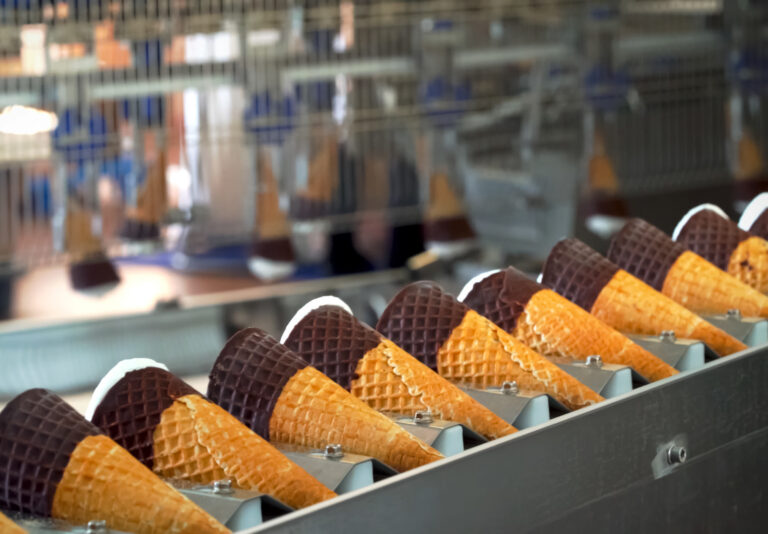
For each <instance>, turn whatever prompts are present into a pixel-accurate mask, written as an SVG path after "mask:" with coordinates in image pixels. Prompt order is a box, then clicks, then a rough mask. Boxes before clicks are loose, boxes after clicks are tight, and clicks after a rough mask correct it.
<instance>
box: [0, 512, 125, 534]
mask: <svg viewBox="0 0 768 534" xmlns="http://www.w3.org/2000/svg"><path fill="white" fill-rule="evenodd" d="M6 515H8V517H10V519H12V520H13V521H14V523H16V524H17V525H19V526H20V527H21V528H23V529H24V530H25V531H27V532H28V533H29V534H53V533H56V532H67V533H69V534H95V533H98V534H124V533H123V531H121V530H112V529H109V528H107V525H106V523H105V522H104V521H103V520H100V519H94V520H93V521H88V524H86V525H70V524H69V523H67V522H66V521H62V520H60V519H53V518H50V517H25V516H24V515H19V514H6Z"/></svg>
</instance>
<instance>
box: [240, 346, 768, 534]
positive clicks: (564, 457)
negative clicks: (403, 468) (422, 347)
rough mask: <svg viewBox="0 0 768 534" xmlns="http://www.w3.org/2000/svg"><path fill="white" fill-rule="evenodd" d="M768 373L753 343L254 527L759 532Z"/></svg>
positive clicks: (767, 444) (762, 352)
mask: <svg viewBox="0 0 768 534" xmlns="http://www.w3.org/2000/svg"><path fill="white" fill-rule="evenodd" d="M766 381H768V348H766V347H763V348H756V349H749V350H746V351H744V352H742V353H740V354H737V355H734V356H731V357H728V358H721V359H718V360H716V361H713V362H710V363H708V364H707V365H706V366H705V367H704V368H701V369H698V370H696V371H692V372H690V373H681V374H679V375H676V376H673V377H670V378H668V379H666V380H662V381H659V382H655V383H653V384H650V385H648V386H647V387H644V388H642V389H639V390H636V391H633V392H632V393H631V394H628V395H625V396H623V397H621V398H617V399H611V400H607V401H605V402H602V403H599V404H597V405H595V406H591V407H589V408H585V409H582V410H578V411H576V412H573V413H571V414H568V415H565V416H563V417H560V418H558V419H555V420H553V421H551V422H549V423H546V424H543V425H541V426H540V427H538V428H536V429H531V430H529V431H525V432H518V433H516V434H514V435H512V436H507V437H505V438H501V439H498V440H494V441H492V442H490V443H487V444H485V445H482V446H480V447H476V448H474V449H472V450H469V451H465V452H464V453H462V454H460V455H457V456H455V457H453V458H448V459H445V460H443V461H440V462H435V463H434V464H431V465H428V466H424V467H422V468H419V469H416V470H414V471H411V472H408V473H403V474H401V475H398V476H397V477H393V478H391V479H390V480H388V481H386V482H384V483H382V484H376V485H374V486H373V487H371V488H368V489H365V490H361V491H359V492H356V493H355V494H354V495H349V496H347V497H346V498H341V499H334V500H332V501H328V502H327V503H322V504H320V505H318V506H314V507H312V508H311V509H307V510H299V511H297V512H294V513H293V514H291V515H290V516H287V517H284V518H281V519H277V520H276V521H274V522H272V523H270V524H268V525H265V526H264V527H262V528H259V529H256V530H254V531H252V532H253V533H254V534H255V533H256V532H259V533H266V532H269V533H282V532H291V533H292V534H301V533H304V532H324V531H333V532H336V533H338V534H346V533H348V532H349V533H353V532H355V533H357V532H367V533H373V532H436V531H450V532H477V531H484V532H505V531H508V530H509V518H510V517H514V518H515V530H516V531H520V532H529V531H538V532H584V531H595V532H607V531H611V530H615V527H616V525H618V524H621V525H630V527H628V528H629V529H630V530H632V531H637V532H649V531H654V530H655V531H665V532H702V531H704V532H723V531H730V530H733V529H735V530H736V531H742V532H743V531H758V532H759V531H760V530H761V528H762V526H763V525H764V521H765V502H764V499H761V498H756V496H759V495H760V494H761V493H760V492H761V491H763V489H764V488H765V472H766V469H768V439H766V438H767V437H768V389H766V388H765V383H766ZM713 391H714V392H718V393H719V394H717V395H713V394H712V392H713ZM724 397H727V399H728V402H723V399H724ZM745 407H748V409H745ZM735 422H738V424H735ZM713 429H716V431H713ZM674 436H685V441H683V442H680V441H677V438H675V439H673V440H672V441H670V439H671V438H672V437H674ZM673 447H683V448H685V450H686V453H685V455H682V454H681V452H682V451H681V449H679V448H678V449H673ZM670 449H672V450H671V451H670ZM657 454H659V456H660V459H662V460H663V461H664V463H665V464H666V465H667V466H669V467H671V466H674V467H671V468H672V469H674V472H670V476H661V477H656V476H655V475H654V470H653V469H652V467H651V465H650V464H651V462H652V461H653V460H654V458H655V457H656V455H657ZM688 457H690V458H695V461H688V462H685V463H680V460H681V459H683V458H688ZM670 460H672V463H670ZM675 462H676V463H675ZM479 488H481V489H482V491H479ZM511 496H514V497H513V498H511ZM393 509H397V513H391V510H393Z"/></svg>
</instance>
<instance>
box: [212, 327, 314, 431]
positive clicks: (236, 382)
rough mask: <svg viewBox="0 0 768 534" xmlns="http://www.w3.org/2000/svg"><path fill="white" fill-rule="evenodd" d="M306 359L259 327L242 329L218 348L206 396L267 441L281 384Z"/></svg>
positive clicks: (281, 388)
mask: <svg viewBox="0 0 768 534" xmlns="http://www.w3.org/2000/svg"><path fill="white" fill-rule="evenodd" d="M307 365H308V364H307V362H305V361H304V360H302V359H301V357H300V356H299V355H298V354H296V353H295V352H293V351H291V350H290V349H289V348H288V347H286V346H285V345H282V344H280V342H279V341H278V340H276V339H275V338H273V337H272V336H270V335H269V334H267V333H266V332H264V331H263V330H260V329H258V328H244V329H243V330H240V331H239V332H237V333H236V334H235V335H233V336H232V337H231V338H229V340H228V341H227V344H226V345H224V348H223V349H221V353H220V354H219V357H218V358H217V359H216V362H215V363H214V364H213V369H211V374H210V377H209V378H210V381H209V382H208V397H209V398H210V399H211V400H212V401H213V402H215V403H216V404H218V405H219V406H221V407H222V408H224V409H225V410H227V411H228V412H229V413H231V414H232V415H234V416H235V417H236V418H237V419H238V420H240V422H242V423H243V424H244V425H245V426H247V427H249V428H250V429H251V430H253V431H254V432H256V433H257V434H259V435H260V436H261V437H263V438H264V439H266V440H269V420H270V419H271V418H272V412H273V411H274V410H275V405H276V404H277V399H278V398H279V397H280V394H281V393H282V392H283V387H285V384H287V383H288V380H290V379H291V377H292V376H293V375H295V374H296V373H297V372H298V371H300V370H302V369H304V368H305V367H307Z"/></svg>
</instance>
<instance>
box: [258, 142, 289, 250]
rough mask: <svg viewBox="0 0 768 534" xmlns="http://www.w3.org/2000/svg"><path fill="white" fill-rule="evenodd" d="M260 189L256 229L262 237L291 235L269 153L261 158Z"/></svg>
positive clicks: (275, 237)
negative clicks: (281, 206)
mask: <svg viewBox="0 0 768 534" xmlns="http://www.w3.org/2000/svg"><path fill="white" fill-rule="evenodd" d="M259 176H260V184H259V186H260V190H259V192H258V194H257V197H256V210H257V211H256V216H257V221H256V231H257V232H258V234H259V238H260V239H277V238H282V237H288V236H290V233H291V229H290V225H289V224H288V218H287V217H286V215H285V213H283V210H281V209H280V194H279V191H278V187H277V179H276V178H275V173H274V171H273V170H272V162H271V160H270V159H269V154H268V153H267V154H265V155H264V157H262V158H260V159H259Z"/></svg>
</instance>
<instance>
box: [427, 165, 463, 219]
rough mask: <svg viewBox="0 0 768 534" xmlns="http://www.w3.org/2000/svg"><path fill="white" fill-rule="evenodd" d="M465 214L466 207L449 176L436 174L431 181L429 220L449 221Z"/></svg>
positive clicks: (440, 173)
mask: <svg viewBox="0 0 768 534" xmlns="http://www.w3.org/2000/svg"><path fill="white" fill-rule="evenodd" d="M464 214H465V212H464V205H463V204H462V202H461V200H459V197H458V195H457V194H456V191H455V190H454V189H453V186H452V185H451V183H450V181H449V180H448V176H447V175H446V174H445V173H442V172H436V173H434V174H433V175H432V177H431V178H430V180H429V206H428V208H427V219H429V220H437V219H449V218H453V217H458V216H463V215H464Z"/></svg>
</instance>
